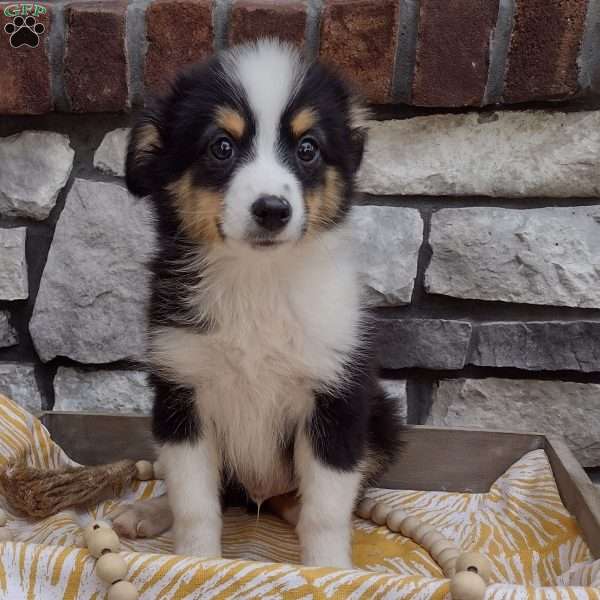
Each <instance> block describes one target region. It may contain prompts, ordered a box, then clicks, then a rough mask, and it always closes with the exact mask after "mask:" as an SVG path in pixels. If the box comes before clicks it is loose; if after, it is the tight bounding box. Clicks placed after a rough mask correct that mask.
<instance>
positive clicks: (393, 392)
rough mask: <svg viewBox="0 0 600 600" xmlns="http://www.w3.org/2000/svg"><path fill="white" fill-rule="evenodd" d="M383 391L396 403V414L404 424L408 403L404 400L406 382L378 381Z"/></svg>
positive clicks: (403, 380)
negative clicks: (397, 413)
mask: <svg viewBox="0 0 600 600" xmlns="http://www.w3.org/2000/svg"><path fill="white" fill-rule="evenodd" d="M380 383H381V387H383V391H384V392H385V393H386V394H387V395H388V396H389V397H390V398H393V399H394V400H395V401H396V402H397V403H398V412H399V414H400V417H401V419H402V422H403V423H406V419H407V416H408V403H407V398H406V380H405V379H380Z"/></svg>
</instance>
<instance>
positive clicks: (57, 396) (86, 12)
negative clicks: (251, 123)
mask: <svg viewBox="0 0 600 600" xmlns="http://www.w3.org/2000/svg"><path fill="white" fill-rule="evenodd" d="M542 4H543V6H542ZM46 6H49V7H50V8H49V10H48V12H47V13H46V14H45V15H42V16H41V17H40V18H42V19H45V20H44V21H43V22H44V23H46V25H47V26H48V36H47V37H46V38H44V42H43V44H41V45H40V47H39V48H37V49H35V50H32V52H38V50H39V53H38V54H37V55H36V56H37V59H36V60H37V61H38V62H35V60H31V57H32V56H34V55H32V54H30V55H29V57H30V60H29V61H20V60H19V59H18V58H16V55H15V58H11V65H12V66H13V67H14V69H13V75H12V77H13V79H12V80H11V82H12V83H11V85H8V84H7V85H3V86H0V112H4V113H6V115H5V116H4V117H1V118H0V392H2V391H4V392H7V393H8V394H9V395H12V396H13V397H14V398H15V399H16V400H17V401H19V402H21V403H22V404H24V405H25V406H27V407H28V408H30V409H32V410H39V409H41V408H44V409H52V408H54V409H60V410H114V411H137V412H145V411H147V410H148V408H149V405H150V398H149V394H148V390H147V388H146V386H145V378H144V375H143V373H142V372H141V368H140V366H139V364H138V362H137V361H138V359H139V358H140V356H141V355H142V353H143V335H142V322H143V315H144V308H145V295H144V293H143V290H144V288H145V281H146V272H145V270H144V266H143V265H144V261H145V259H146V256H147V253H148V250H149V248H150V247H151V241H152V240H151V235H152V234H151V230H150V228H149V226H148V213H147V205H146V203H145V202H144V201H143V200H137V199H134V198H132V197H130V196H129V195H128V193H127V192H126V190H125V188H124V184H123V179H122V177H123V157H124V147H125V143H126V138H127V133H128V126H129V125H130V122H131V116H130V114H129V110H130V109H131V107H133V108H135V107H136V105H138V104H140V103H141V102H142V100H143V98H144V97H145V96H146V94H147V93H148V92H149V91H151V90H154V89H159V88H160V87H161V86H162V85H164V81H165V80H167V79H168V77H170V75H171V73H172V72H173V71H174V70H175V69H176V68H177V67H179V66H180V65H181V64H182V63H185V62H189V61H190V60H193V59H194V58H195V57H198V56H202V55H205V54H207V53H208V52H210V51H211V49H212V48H214V47H221V46H223V45H225V44H227V43H229V42H236V41H240V40H244V39H247V38H248V36H251V35H254V34H256V33H257V32H268V33H277V32H279V30H280V29H283V27H282V25H281V23H282V22H285V30H284V31H282V32H281V33H283V34H285V36H287V37H288V38H289V39H292V40H293V41H295V42H297V43H299V44H302V45H303V46H304V48H305V50H306V52H307V53H308V54H309V55H313V56H314V55H316V54H317V53H318V54H320V55H322V56H323V57H324V59H325V60H328V61H329V62H332V63H333V64H334V65H336V66H337V67H339V68H341V69H342V70H345V71H346V72H347V73H349V74H350V75H351V76H352V75H353V76H354V77H353V79H355V80H356V81H357V83H358V85H359V87H360V89H361V90H363V92H364V93H365V94H366V95H367V96H368V98H369V99H370V100H371V101H372V102H374V103H375V104H376V106H374V115H375V120H374V121H373V122H372V123H371V128H370V129H371V131H370V139H369V143H368V147H367V151H366V155H365V160H364V164H363V167H362V170H361V173H360V184H361V193H360V194H359V195H358V196H357V199H356V201H357V205H358V206H357V208H356V210H355V214H354V217H353V218H355V219H356V221H357V225H358V227H357V247H358V249H359V256H360V260H361V263H362V264H361V269H362V273H363V277H364V281H365V284H366V286H367V290H368V299H369V303H370V304H371V306H372V307H373V310H374V311H375V312H376V314H377V322H378V328H379V332H380V345H379V361H380V365H381V368H382V378H383V381H384V383H385V385H386V388H387V389H388V391H389V392H390V393H391V394H392V395H394V396H395V397H396V398H398V401H399V402H400V403H401V406H402V407H403V410H404V412H405V414H406V418H407V420H408V421H409V422H411V423H430V424H436V425H474V426H483V427H492V428H503V429H527V430H541V431H546V432H550V433H559V434H561V435H565V436H566V437H567V440H568V441H569V443H570V445H571V447H572V448H573V449H574V450H575V452H576V454H577V456H578V457H579V459H580V460H581V462H582V463H583V464H584V465H585V466H587V467H597V468H598V467H600V111H598V110H597V109H598V100H597V97H596V96H595V95H594V94H593V92H594V88H595V85H596V83H598V77H597V75H598V74H599V73H600V61H599V60H598V56H599V53H598V52H597V48H596V47H595V44H597V43H600V35H592V34H594V32H595V33H598V31H600V10H599V9H598V8H597V6H596V3H594V2H591V3H590V4H589V9H588V10H587V11H586V10H584V8H585V7H586V6H587V4H586V3H585V2H581V1H579V0H577V1H575V0H573V1H569V0H564V1H563V2H560V3H550V4H549V5H548V3H545V2H544V3H540V1H539V0H516V1H515V2H512V1H506V0H500V1H498V0H489V1H486V2H470V1H467V2H462V3H451V4H447V3H444V10H443V11H440V9H439V6H441V5H439V3H436V2H434V1H433V0H431V1H430V0H420V1H413V0H401V1H398V2H396V1H393V2H391V1H384V0H381V1H379V0H377V1H376V2H367V1H366V0H365V1H363V0H330V1H327V2H316V1H315V2H312V1H311V2H307V3H303V2H294V1H291V2H286V3H280V4H279V5H277V6H274V5H273V4H271V3H267V2H257V1H253V2H246V1H240V0H237V1H236V2H233V3H230V2H224V1H219V2H216V3H214V4H213V3H212V2H204V1H203V0H195V1H191V0H155V1H154V2H146V1H141V0H135V1H132V2H130V3H129V4H127V3H125V2H93V3H91V2H89V3H85V2H78V3H57V4H52V5H49V4H46ZM542 9H543V11H544V19H541V18H540V14H541V13H540V11H541V10H542ZM467 17H468V19H467ZM2 18H4V19H5V20H6V17H2ZM467 20H468V28H466V29H465V27H464V26H463V24H464V23H465V22H467ZM566 24H568V25H566ZM3 26H4V21H3V22H2V27H3ZM109 30H110V31H111V32H112V34H113V35H112V37H111V36H109V35H108V33H107V32H108V31H109ZM0 33H2V32H1V31H0ZM175 33H176V35H175ZM90 36H96V37H93V39H94V40H95V42H96V43H95V44H90V43H89V41H90V39H92V38H90ZM109 38H110V39H109ZM559 38H560V40H559ZM0 40H2V41H1V43H5V42H6V38H5V37H2V36H0ZM559 41H560V43H558V42H559ZM99 47H102V48H103V54H102V60H99V59H98V58H97V53H98V48H99ZM7 48H8V47H7ZM90 48H93V52H92V50H90ZM104 49H106V52H104ZM13 50H15V49H4V48H3V47H2V48H0V63H1V62H2V61H3V60H4V58H3V57H5V56H7V52H13ZM17 50H18V49H17ZM15 51H16V50H15ZM44 61H46V62H45V63H44ZM44 65H45V66H44ZM367 67H368V68H367ZM40 73H41V74H40ZM25 82H28V83H27V85H26V83H25ZM11 86H12V87H11ZM15 90H17V92H18V93H17V92H15ZM31 90H33V91H31ZM29 92H31V93H30V94H29ZM556 99H561V100H563V102H562V103H559V104H556V103H549V102H546V103H544V102H541V103H540V102H537V101H539V100H542V101H549V100H553V101H554V100H556ZM399 100H403V101H405V102H409V103H411V104H412V105H411V106H409V105H408V104H404V105H400V104H397V102H398V101H399ZM533 100H535V101H536V103H535V104H534V103H531V101H533ZM524 101H529V102H530V103H529V104H527V105H518V106H515V107H510V110H509V109H508V108H509V107H507V106H506V104H508V103H513V102H517V103H519V102H524ZM501 102H504V103H505V104H501ZM381 103H387V104H386V105H385V106H383V105H381ZM484 104H493V106H491V107H488V108H486V109H481V108H480V107H481V106H482V105H484ZM456 106H468V107H471V109H470V110H465V109H461V110H460V111H456V110H455V109H454V107H456ZM422 107H429V108H422ZM478 107H479V108H478ZM53 108H54V109H55V112H51V109H53ZM8 113H11V116H7V115H8ZM37 113H40V114H38V115H37V116H34V115H36V114H37ZM76 113H80V114H76ZM91 113H95V114H91Z"/></svg>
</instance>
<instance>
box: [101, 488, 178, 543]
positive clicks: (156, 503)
mask: <svg viewBox="0 0 600 600" xmlns="http://www.w3.org/2000/svg"><path fill="white" fill-rule="evenodd" d="M108 517H109V518H110V519H111V520H112V523H113V527H114V529H115V531H116V532H117V534H118V535H120V536H123V537H127V538H130V539H135V538H138V537H140V538H148V537H156V536H157V535H160V534H161V533H164V532H165V531H166V530H167V529H169V528H170V527H171V526H172V525H173V513H172V512H171V508H170V507H169V501H168V499H167V495H166V494H165V495H163V496H159V497H158V498H150V499H149V500H138V501H137V502H133V503H131V504H123V505H121V506H119V507H117V508H115V509H114V510H112V511H111V512H110V513H109V515H108Z"/></svg>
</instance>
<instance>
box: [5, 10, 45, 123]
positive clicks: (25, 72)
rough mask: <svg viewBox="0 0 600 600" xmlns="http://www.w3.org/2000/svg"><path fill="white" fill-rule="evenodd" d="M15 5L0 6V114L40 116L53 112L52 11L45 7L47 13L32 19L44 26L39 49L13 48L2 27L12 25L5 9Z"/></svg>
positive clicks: (8, 36) (27, 47) (24, 46)
mask: <svg viewBox="0 0 600 600" xmlns="http://www.w3.org/2000/svg"><path fill="white" fill-rule="evenodd" d="M14 4H15V3H14V2H11V3H8V4H5V3H0V73H2V83H1V85H0V113H4V114H22V115H37V114H42V113H45V112H48V111H50V110H52V88H51V79H50V59H49V53H48V34H49V30H50V11H51V10H52V8H51V7H50V6H49V5H48V4H45V5H44V8H46V10H47V12H46V13H45V14H37V16H35V17H34V18H35V19H36V22H39V23H41V24H42V25H44V29H45V31H44V32H43V33H42V34H41V35H40V36H39V42H38V45H37V46H36V47H35V48H31V47H29V46H26V45H22V46H20V47H18V48H13V47H12V46H11V45H10V35H9V34H8V33H6V32H5V31H4V26H5V25H6V24H8V23H12V22H13V19H14V16H12V15H11V16H6V15H5V14H4V9H5V8H6V7H8V6H13V7H14ZM19 16H21V15H19ZM25 16H27V15H25ZM32 16H33V15H32Z"/></svg>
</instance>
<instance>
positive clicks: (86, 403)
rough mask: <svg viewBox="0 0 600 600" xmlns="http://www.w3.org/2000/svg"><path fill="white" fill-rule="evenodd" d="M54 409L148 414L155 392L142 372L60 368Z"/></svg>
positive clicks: (55, 385) (55, 386) (55, 380)
mask: <svg viewBox="0 0 600 600" xmlns="http://www.w3.org/2000/svg"><path fill="white" fill-rule="evenodd" d="M54 396H55V402H54V410H90V411H101V412H118V413H124V412H125V413H127V412H129V413H144V414H146V413H149V412H150V410H151V409H152V395H151V391H150V388H149V387H148V383H147V381H146V373H143V372H141V371H124V370H120V371H84V370H81V369H72V368H67V367H59V368H58V371H57V373H56V376H55V378H54Z"/></svg>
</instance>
